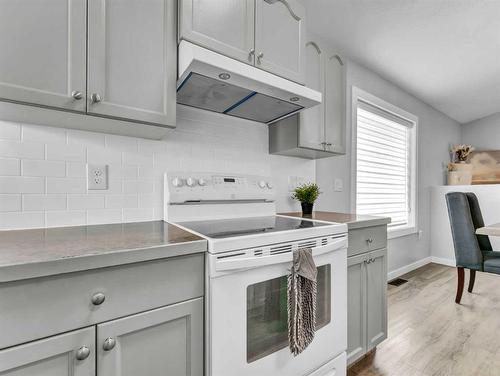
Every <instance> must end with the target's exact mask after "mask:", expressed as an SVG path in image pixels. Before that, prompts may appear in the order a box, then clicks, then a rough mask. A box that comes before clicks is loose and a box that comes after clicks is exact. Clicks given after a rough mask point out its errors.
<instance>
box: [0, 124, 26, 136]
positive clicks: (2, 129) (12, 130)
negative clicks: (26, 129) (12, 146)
mask: <svg viewBox="0 0 500 376" xmlns="http://www.w3.org/2000/svg"><path fill="white" fill-rule="evenodd" d="M0 138H4V139H9V140H17V141H19V140H21V126H20V125H19V124H15V123H11V122H10V121H0Z"/></svg>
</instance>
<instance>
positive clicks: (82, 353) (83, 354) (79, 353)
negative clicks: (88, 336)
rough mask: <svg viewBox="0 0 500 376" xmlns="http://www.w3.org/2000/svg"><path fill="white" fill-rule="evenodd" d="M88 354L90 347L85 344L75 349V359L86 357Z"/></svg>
mask: <svg viewBox="0 0 500 376" xmlns="http://www.w3.org/2000/svg"><path fill="white" fill-rule="evenodd" d="M89 355H90V349H89V348H88V347H87V346H82V347H80V348H79V349H78V350H76V359H77V360H84V359H87V358H88V357H89Z"/></svg>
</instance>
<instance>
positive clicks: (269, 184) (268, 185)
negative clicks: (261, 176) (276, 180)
mask: <svg viewBox="0 0 500 376" xmlns="http://www.w3.org/2000/svg"><path fill="white" fill-rule="evenodd" d="M267 188H269V189H273V183H271V182H270V181H268V182H267Z"/></svg>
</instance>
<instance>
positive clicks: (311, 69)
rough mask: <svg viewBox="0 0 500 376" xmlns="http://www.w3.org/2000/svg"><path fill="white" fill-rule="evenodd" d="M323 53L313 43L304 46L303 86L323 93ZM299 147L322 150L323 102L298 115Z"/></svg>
mask: <svg viewBox="0 0 500 376" xmlns="http://www.w3.org/2000/svg"><path fill="white" fill-rule="evenodd" d="M323 53H324V51H323V50H322V49H321V48H320V46H319V45H318V44H317V43H316V42H314V41H309V42H307V44H306V46H305V58H306V66H307V71H306V76H305V84H306V86H307V87H310V88H311V89H314V90H317V91H319V92H320V93H323V91H324V90H323V89H324V83H325V79H324V64H323V63H322V60H323V59H322V58H323ZM299 121H300V124H301V126H300V127H299V146H300V147H305V148H310V149H318V148H322V146H323V144H324V140H325V111H324V102H321V104H319V105H317V106H314V107H312V108H309V109H307V110H305V111H302V112H301V113H300V114H299Z"/></svg>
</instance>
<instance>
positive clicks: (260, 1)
mask: <svg viewBox="0 0 500 376" xmlns="http://www.w3.org/2000/svg"><path fill="white" fill-rule="evenodd" d="M304 31H305V9H304V7H303V6H302V5H301V4H299V3H298V1H295V0H256V2H255V56H256V66H257V67H259V68H262V69H264V70H266V71H268V72H271V73H274V74H276V75H278V76H282V77H285V78H288V79H290V80H292V81H296V82H298V83H304V62H303V60H304V56H303V54H304V52H303V51H304V46H305V39H304V38H305V33H304Z"/></svg>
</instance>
